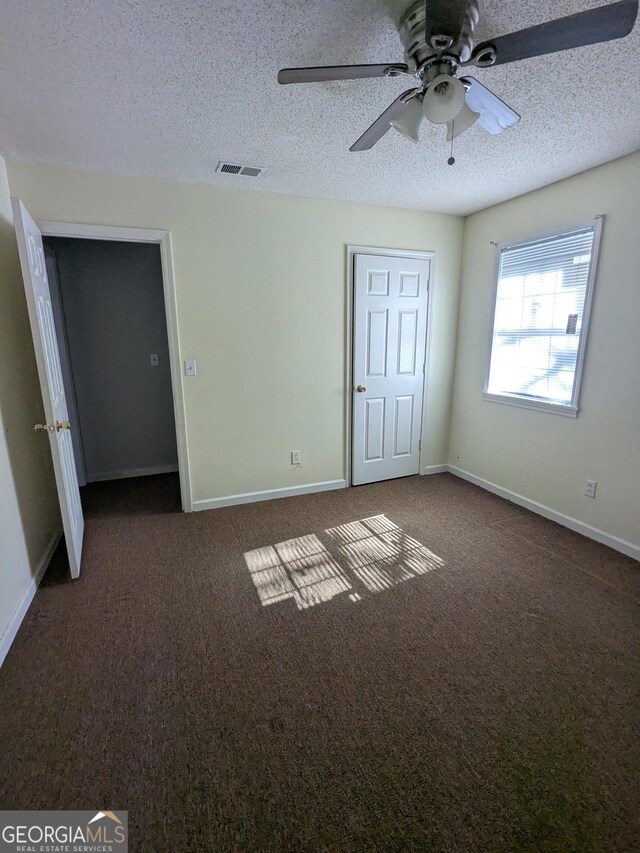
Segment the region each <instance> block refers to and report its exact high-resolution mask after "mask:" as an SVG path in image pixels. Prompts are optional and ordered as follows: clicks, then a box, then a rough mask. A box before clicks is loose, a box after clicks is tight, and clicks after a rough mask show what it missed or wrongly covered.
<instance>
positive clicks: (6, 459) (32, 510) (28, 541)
mask: <svg viewBox="0 0 640 853" xmlns="http://www.w3.org/2000/svg"><path fill="white" fill-rule="evenodd" d="M43 416H44V413H43V407H42V398H41V395H40V386H39V384H38V376H37V372H36V362H35V355H34V352H33V344H32V341H31V332H30V328H29V319H28V315H27V303H26V301H25V296H24V286H23V284H22V276H21V273H20V264H19V260H18V250H17V247H16V240H15V232H14V229H13V217H12V213H11V203H10V198H9V186H8V183H7V175H6V169H5V163H4V160H3V159H2V158H0V662H1V658H2V655H3V653H4V652H5V651H6V641H7V637H8V634H9V633H10V632H11V630H12V627H15V626H14V624H13V618H14V615H15V614H16V613H17V612H18V611H19V610H20V608H21V607H22V606H23V605H24V604H26V603H28V601H30V595H31V594H32V593H33V591H34V586H33V580H34V578H35V577H36V575H37V573H38V571H39V570H40V568H41V566H42V561H43V559H44V557H45V555H46V554H47V550H48V548H49V547H50V545H51V543H52V541H55V537H56V536H57V534H58V532H59V530H60V527H61V522H60V518H59V511H58V503H57V497H56V491H55V482H54V479H53V465H52V462H51V454H50V451H49V440H48V436H47V434H46V433H45V434H42V433H40V434H36V433H34V431H33V425H34V424H35V423H38V422H41V421H42V419H43ZM2 638H4V642H3V639H2Z"/></svg>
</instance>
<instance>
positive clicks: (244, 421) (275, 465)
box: [8, 162, 463, 500]
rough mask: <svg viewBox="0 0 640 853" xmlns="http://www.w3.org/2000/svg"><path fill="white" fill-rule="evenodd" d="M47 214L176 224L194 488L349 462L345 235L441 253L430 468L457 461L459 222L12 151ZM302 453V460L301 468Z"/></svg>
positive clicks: (209, 490)
mask: <svg viewBox="0 0 640 853" xmlns="http://www.w3.org/2000/svg"><path fill="white" fill-rule="evenodd" d="M8 170H9V180H10V183H11V190H12V193H13V194H14V195H18V196H20V197H21V198H22V200H23V201H24V202H25V204H26V206H27V208H28V209H29V211H30V213H31V214H32V216H34V217H35V218H36V219H41V220H42V219H47V220H58V221H67V222H81V223H94V224H101V225H120V226H135V227H139V228H161V229H168V230H170V231H171V235H172V243H173V251H174V263H175V277H176V292H177V302H178V326H179V338H180V349H181V357H182V358H183V359H184V358H195V359H197V362H198V376H197V377H195V378H185V380H184V388H185V400H186V421H187V437H188V445H189V461H190V471H191V484H192V493H193V499H194V500H204V499H210V498H218V497H224V496H227V495H233V494H238V493H243V492H253V491H260V490H266V489H277V488H283V487H287V486H295V485H300V484H304V483H315V482H321V481H326V480H339V479H342V478H343V477H344V474H345V441H344V417H345V322H346V320H345V318H346V288H345V278H346V246H347V244H358V245H365V246H380V247H385V248H400V249H414V250H433V251H435V252H436V280H435V297H434V300H433V316H432V318H431V322H432V338H431V351H430V353H429V358H430V373H429V388H428V400H427V418H426V423H425V426H424V436H423V438H424V444H423V446H424V447H425V449H426V452H425V453H424V454H423V464H424V465H425V466H427V465H435V464H441V463H446V461H447V455H448V447H449V418H450V405H451V383H452V376H453V364H454V354H455V334H456V323H457V320H456V318H457V307H458V288H459V278H460V255H461V245H462V244H461V240H462V229H463V221H462V219H461V218H459V217H454V216H446V215H442V214H429V213H420V212H416V211H402V210H397V209H389V208H382V207H371V206H364V205H356V204H344V203H339V202H329V201H319V200H311V199H302V198H294V197H291V196H285V195H277V194H272V193H262V192H247V191H237V190H236V191H232V190H224V189H220V188H214V187H208V186H202V185H197V186H195V185H188V184H181V183H175V182H170V181H162V180H154V179H136V178H125V177H113V176H107V175H99V174H92V173H88V172H81V171H77V170H71V169H65V168H54V167H52V166H46V165H40V164H33V163H18V162H12V163H10V164H9V165H8ZM292 449H300V450H301V451H302V454H303V466H302V468H300V469H296V468H293V467H292V466H291V465H290V457H289V453H290V451H291V450H292Z"/></svg>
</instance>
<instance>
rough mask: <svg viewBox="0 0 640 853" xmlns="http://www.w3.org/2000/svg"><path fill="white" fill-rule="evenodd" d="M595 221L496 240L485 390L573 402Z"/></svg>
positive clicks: (554, 402)
mask: <svg viewBox="0 0 640 853" xmlns="http://www.w3.org/2000/svg"><path fill="white" fill-rule="evenodd" d="M597 223H599V221H598V220H596V222H594V223H593V225H590V226H586V227H582V228H579V229H576V230H575V231H571V232H564V233H562V234H557V235H554V236H550V237H544V238H541V239H537V240H532V241H530V242H522V243H518V244H516V245H511V246H508V245H507V246H503V247H502V248H501V250H500V261H499V268H498V280H497V286H496V302H495V316H494V326H493V337H492V342H491V356H490V359H491V360H490V369H489V379H488V384H487V388H486V389H485V390H486V392H487V393H488V394H489V395H508V396H513V397H517V398H520V399H522V400H530V401H531V402H535V401H537V402H539V403H543V404H551V405H553V406H567V407H571V406H574V407H575V406H576V404H577V387H576V386H577V382H576V379H577V377H578V375H579V371H578V365H579V362H580V356H581V352H582V350H583V348H584V347H583V346H582V345H581V339H582V337H583V328H584V326H585V307H586V306H587V304H588V300H587V296H588V290H589V287H590V283H591V280H592V274H591V272H592V266H593V256H594V254H595V252H594V248H595V236H596V227H597Z"/></svg>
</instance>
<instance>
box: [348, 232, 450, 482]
mask: <svg viewBox="0 0 640 853" xmlns="http://www.w3.org/2000/svg"><path fill="white" fill-rule="evenodd" d="M346 249H347V251H346V264H347V275H346V295H345V305H346V316H347V323H346V340H345V353H346V364H345V419H344V420H345V442H344V446H345V471H344V479H345V481H346V484H347V487H349V486H351V485H352V479H353V472H352V468H351V459H352V454H353V315H354V302H355V277H354V262H355V256H356V255H388V256H389V257H391V258H408V259H409V260H420V261H429V283H428V286H427V331H426V341H425V351H424V352H425V371H424V381H423V383H422V407H421V412H420V450H419V457H418V458H419V462H418V465H419V470H418V474H422V473H423V465H422V459H423V453H424V451H425V448H424V447H423V446H422V431H423V429H424V424H425V416H426V411H427V388H428V386H429V371H430V368H431V358H430V355H431V314H432V308H433V291H434V282H435V264H436V253H435V252H424V251H417V250H416V251H414V250H413V249H382V248H380V247H377V246H356V245H352V244H351V243H349V244H348V245H347V247H346Z"/></svg>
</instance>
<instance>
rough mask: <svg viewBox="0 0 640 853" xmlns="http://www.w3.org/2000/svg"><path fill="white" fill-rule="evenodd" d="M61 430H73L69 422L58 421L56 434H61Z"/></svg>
mask: <svg viewBox="0 0 640 853" xmlns="http://www.w3.org/2000/svg"><path fill="white" fill-rule="evenodd" d="M61 429H71V424H70V423H69V421H62V423H61V422H60V421H56V432H60V430H61Z"/></svg>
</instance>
